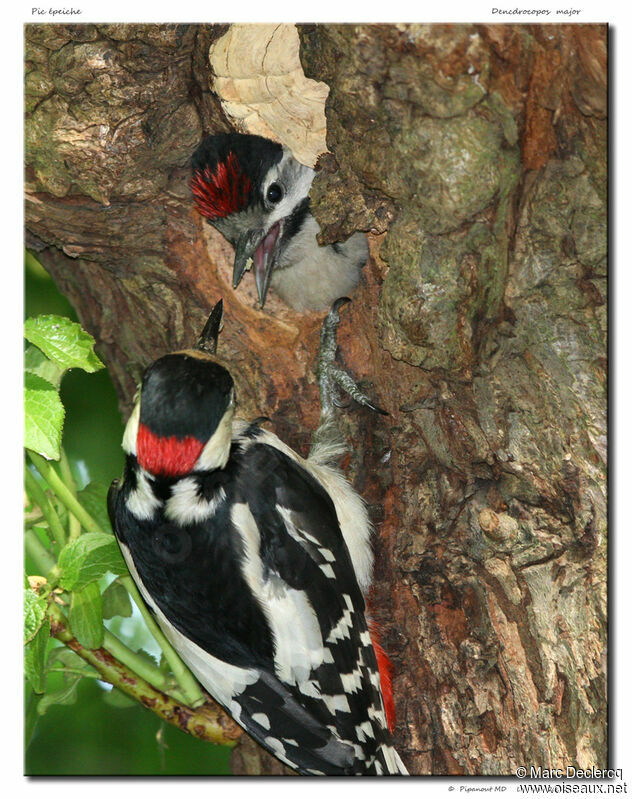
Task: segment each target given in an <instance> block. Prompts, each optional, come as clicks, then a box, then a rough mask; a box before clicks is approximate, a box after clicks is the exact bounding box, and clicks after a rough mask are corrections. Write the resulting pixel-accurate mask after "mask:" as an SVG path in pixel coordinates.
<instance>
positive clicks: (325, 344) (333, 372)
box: [317, 297, 388, 416]
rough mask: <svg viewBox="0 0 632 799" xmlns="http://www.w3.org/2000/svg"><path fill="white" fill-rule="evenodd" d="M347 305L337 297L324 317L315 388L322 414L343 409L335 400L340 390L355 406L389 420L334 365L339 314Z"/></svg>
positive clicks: (343, 372) (347, 376) (351, 380)
mask: <svg viewBox="0 0 632 799" xmlns="http://www.w3.org/2000/svg"><path fill="white" fill-rule="evenodd" d="M348 302H351V300H350V299H349V297H340V299H337V300H336V301H335V302H334V304H333V305H332V307H331V310H330V311H329V313H328V314H327V316H326V317H325V321H324V322H323V326H322V328H321V331H320V353H319V357H318V367H317V374H318V384H319V387H320V402H321V413H322V414H323V415H326V414H329V413H331V412H332V411H333V409H334V407H338V408H340V407H344V406H343V405H342V404H341V401H340V398H339V396H338V389H342V391H344V392H345V393H346V394H348V395H349V396H350V397H351V398H352V399H354V400H355V401H356V402H357V403H358V404H360V405H364V406H365V407H367V408H370V409H371V410H372V411H375V412H376V413H381V414H383V415H385V416H388V412H387V411H385V410H383V409H382V408H380V407H379V406H378V405H376V404H375V403H374V402H373V401H372V400H371V399H369V397H367V395H366V394H365V393H364V392H363V391H361V390H360V388H359V387H358V384H357V383H356V382H355V380H354V379H353V378H352V377H351V376H350V375H348V374H347V373H346V372H345V371H344V370H342V369H340V368H339V367H338V366H336V365H335V363H334V361H335V359H336V349H337V340H336V336H337V332H338V325H339V324H340V314H339V313H338V311H339V310H340V308H342V307H343V306H344V305H346V304H347V303H348Z"/></svg>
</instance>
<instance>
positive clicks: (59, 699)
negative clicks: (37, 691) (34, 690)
mask: <svg viewBox="0 0 632 799" xmlns="http://www.w3.org/2000/svg"><path fill="white" fill-rule="evenodd" d="M80 679H81V677H80V676H79V675H72V676H71V677H69V679H68V681H67V682H65V683H64V686H63V688H60V689H59V691H51V692H50V693H48V694H44V696H43V697H42V698H41V699H40V701H39V703H38V705H37V712H38V713H39V715H40V716H43V715H44V713H46V711H47V710H48V708H49V707H51V706H52V705H74V703H75V702H76V701H77V683H78V682H79V680H80Z"/></svg>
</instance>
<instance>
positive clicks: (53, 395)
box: [24, 373, 64, 460]
mask: <svg viewBox="0 0 632 799" xmlns="http://www.w3.org/2000/svg"><path fill="white" fill-rule="evenodd" d="M24 417H25V418H24V446H25V447H27V448H28V449H32V450H33V451H34V452H38V453H39V454H40V455H43V456H44V457H45V458H48V460H59V457H60V450H59V448H60V446H61V431H62V428H63V426H64V406H63V405H62V404H61V400H60V399H59V392H58V391H57V389H56V388H55V386H53V385H52V384H51V383H49V382H48V380H44V379H43V378H42V377H39V375H33V374H28V373H27V374H25V375H24Z"/></svg>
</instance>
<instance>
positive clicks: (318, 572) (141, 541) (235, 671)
mask: <svg viewBox="0 0 632 799" xmlns="http://www.w3.org/2000/svg"><path fill="white" fill-rule="evenodd" d="M143 503H144V504H143ZM109 506H110V511H111V515H112V518H113V526H114V528H115V530H116V533H117V536H118V538H119V541H120V543H121V548H122V551H123V554H124V556H125V557H126V559H127V562H128V565H129V566H130V570H131V571H132V574H133V576H134V578H135V580H136V581H137V583H138V585H139V588H140V590H141V592H142V594H143V596H144V598H145V599H146V601H147V602H148V604H149V606H150V607H151V608H152V610H153V611H154V613H155V614H156V616H157V619H158V621H159V623H160V624H161V626H162V627H163V629H164V631H165V633H166V634H167V635H168V637H169V638H170V640H171V641H172V643H173V644H174V645H175V646H176V648H177V650H178V651H179V653H180V654H181V656H182V658H183V660H185V662H187V663H188V664H189V666H190V667H191V669H192V670H193V671H194V673H195V674H196V676H197V677H198V679H200V681H201V682H202V684H203V685H204V686H205V687H206V688H207V690H209V692H210V693H211V694H212V695H213V696H214V697H215V698H216V699H217V701H219V702H220V703H221V704H222V705H224V707H225V708H226V709H227V710H228V711H229V712H230V713H231V715H233V716H234V717H235V719H236V720H237V721H238V722H239V723H240V724H241V725H242V726H244V727H245V728H246V730H247V731H248V732H249V733H250V734H251V735H252V736H253V737H254V738H255V739H256V740H258V741H259V742H260V743H261V744H262V745H263V746H264V747H266V748H267V749H269V750H270V751H271V752H272V753H273V754H275V755H276V756H277V757H279V758H280V759H281V760H283V761H284V762H286V763H288V764H290V765H291V766H293V767H294V768H297V769H298V770H300V771H301V772H303V773H324V774H365V773H397V772H398V771H399V769H398V767H397V765H393V763H395V764H397V761H398V758H397V755H396V754H395V752H394V750H393V749H392V747H391V746H390V736H389V734H388V731H387V730H386V725H385V720H384V712H383V708H382V699H381V695H380V691H379V684H380V683H379V673H378V670H377V665H376V660H375V653H374V650H373V647H372V645H371V639H370V635H369V633H368V630H367V626H366V620H365V616H364V600H363V597H362V594H361V592H360V590H359V588H358V585H357V581H356V579H355V574H354V572H353V568H352V566H351V562H350V559H349V555H348V552H347V550H346V546H345V543H344V540H343V538H342V535H341V533H340V528H339V526H338V521H337V518H336V513H335V509H334V506H333V503H332V501H331V499H330V497H329V495H328V494H327V492H326V491H325V489H324V488H323V487H322V486H321V485H320V484H319V483H318V481H317V480H315V479H314V478H313V477H312V476H311V475H310V474H309V473H308V472H306V471H305V469H304V468H303V467H302V466H301V465H300V464H299V463H298V462H296V461H294V460H293V459H292V458H290V457H288V456H287V455H286V454H285V453H282V452H280V451H279V450H277V449H275V448H274V447H272V446H268V445H267V444H262V443H258V442H256V441H253V442H252V443H251V444H250V445H249V446H247V447H246V448H244V449H243V450H240V449H239V448H235V451H234V452H233V454H232V455H231V458H230V460H229V463H228V464H227V466H226V469H224V470H222V471H221V472H213V473H210V474H201V473H200V474H192V475H190V476H189V477H187V478H184V479H181V480H177V481H173V480H172V481H171V482H169V481H166V482H165V481H160V480H157V479H155V478H152V479H148V478H147V476H146V474H144V473H142V471H141V470H139V469H138V465H137V464H136V463H135V458H134V457H133V456H130V457H129V458H128V464H127V468H126V475H125V481H124V483H123V486H122V487H121V488H120V489H119V488H117V487H115V486H113V488H112V490H111V494H110V501H109Z"/></svg>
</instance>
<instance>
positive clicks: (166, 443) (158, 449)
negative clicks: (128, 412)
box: [136, 424, 204, 477]
mask: <svg viewBox="0 0 632 799" xmlns="http://www.w3.org/2000/svg"><path fill="white" fill-rule="evenodd" d="M203 449H204V442H203V441H198V440H197V438H193V436H187V437H186V438H177V437H176V436H168V437H161V436H157V435H155V434H154V433H152V432H151V430H150V429H149V428H148V427H147V426H146V425H144V424H140V425H138V435H137V437H136V457H137V459H138V462H139V463H140V465H141V466H142V467H143V469H145V470H146V471H148V472H151V474H160V475H164V476H165V477H182V475H185V474H188V473H189V472H190V471H191V470H192V469H193V467H194V466H195V462H196V461H197V459H198V458H199V457H200V453H201V452H202V450H203Z"/></svg>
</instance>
